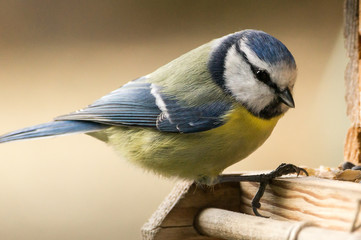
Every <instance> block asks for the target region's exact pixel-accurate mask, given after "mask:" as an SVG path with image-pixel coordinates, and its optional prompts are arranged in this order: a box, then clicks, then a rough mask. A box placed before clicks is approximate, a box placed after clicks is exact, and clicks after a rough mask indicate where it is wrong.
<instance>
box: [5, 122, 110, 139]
mask: <svg viewBox="0 0 361 240" xmlns="http://www.w3.org/2000/svg"><path fill="white" fill-rule="evenodd" d="M108 127H109V126H107V125H104V124H101V123H95V122H88V121H54V122H49V123H43V124H39V125H35V126H32V127H27V128H23V129H19V130H17V131H14V132H10V133H7V134H4V135H2V136H0V143H4V142H10V141H18V140H25V139H31V138H42V137H50V136H57V135H64V134H71V133H88V132H96V131H99V130H102V129H105V128H108Z"/></svg>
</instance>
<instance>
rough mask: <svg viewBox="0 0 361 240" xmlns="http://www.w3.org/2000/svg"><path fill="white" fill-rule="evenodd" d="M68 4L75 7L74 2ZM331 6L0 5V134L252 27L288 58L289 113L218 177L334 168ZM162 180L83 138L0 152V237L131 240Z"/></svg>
mask: <svg viewBox="0 0 361 240" xmlns="http://www.w3.org/2000/svg"><path fill="white" fill-rule="evenodd" d="M74 2H76V3H74ZM342 7H343V1H341V0H327V1H313V0H307V1H286V0H285V1H261V0H257V1H254V0H252V1H251V0H243V1H240V0H235V1H216V0H199V1H194V0H172V1H170V0H169V1H166V0H162V1H147V0H143V1H132V0H128V1H124V0H123V1H109V0H106V1H95V0H94V1H89V0H88V1H86V0H83V1H67V0H66V1H40V0H28V1H17V0H15V1H13V0H8V1H6V0H0V83H1V89H0V109H1V120H0V121H1V124H0V133H4V132H8V131H10V130H15V129H17V128H21V127H25V126H28V125H32V124H37V123H42V122H46V121H49V120H51V119H52V118H53V117H55V116H58V115H61V114H64V113H68V112H71V111H73V110H76V109H79V108H81V107H84V106H86V105H88V104H89V103H91V102H93V101H94V100H96V99H97V98H99V97H101V96H102V95H104V94H106V93H108V92H110V91H112V90H113V89H115V88H117V87H119V86H121V85H122V84H124V83H125V82H127V81H129V80H132V79H134V78H137V77H139V76H142V75H145V74H147V73H149V72H151V71H153V70H155V69H156V68H157V67H159V66H161V65H163V64H165V63H167V62H168V61H170V60H172V59H174V58H176V57H177V56H179V55H180V54H182V53H185V52H187V51H188V50H190V49H193V48H195V47H197V46H198V45H200V44H202V43H205V42H207V41H209V40H211V39H213V38H216V37H220V36H222V35H225V34H228V33H231V32H234V31H238V30H241V29H245V28H255V29H262V30H264V31H267V32H269V33H270V34H272V35H274V36H276V37H277V38H279V39H280V40H282V41H283V42H284V43H285V44H286V45H287V46H288V48H289V49H290V50H291V52H292V53H293V54H294V56H295V58H296V61H297V64H298V68H299V76H298V82H297V84H296V87H295V94H294V97H295V101H296V109H292V110H291V111H289V113H288V114H287V115H286V116H285V117H284V118H283V119H282V120H281V121H280V122H279V124H278V126H277V127H276V129H275V131H274V133H273V135H272V136H271V138H270V139H269V140H268V142H267V143H266V144H264V146H262V147H261V148H260V149H259V150H258V151H257V152H256V153H254V154H253V155H252V156H250V157H249V158H248V159H246V160H244V161H242V162H240V163H238V164H236V165H234V166H232V167H231V168H229V169H227V171H244V170H255V169H273V168H275V167H277V166H278V165H279V164H280V163H281V162H291V163H294V164H301V165H307V166H311V167H317V166H319V165H326V166H336V165H337V164H338V163H339V162H341V161H342V158H343V157H342V150H343V141H344V136H345V133H346V129H347V127H348V125H349V122H348V120H347V118H346V117H345V104H344V97H343V94H344V84H343V73H344V69H345V65H346V61H347V60H346V57H345V50H344V48H343V36H342V23H343V18H342V13H343V12H342ZM173 185H174V180H169V179H163V178H161V177H158V176H154V175H152V174H150V173H144V172H143V170H141V169H138V168H136V167H133V166H131V165H130V164H127V163H126V161H124V160H123V159H119V157H118V156H116V154H115V153H114V152H113V151H112V149H110V148H108V147H107V146H105V144H103V143H101V142H99V141H97V140H95V139H92V138H90V137H88V136H85V135H73V136H65V137H60V138H52V139H44V140H38V141H24V142H16V143H9V144H2V145H0V239H5V240H6V239H14V240H20V239H139V229H140V227H141V225H142V224H143V223H144V222H145V221H146V220H147V218H148V217H149V216H150V215H151V213H152V212H153V211H154V210H155V209H156V207H157V206H158V205H159V203H160V202H161V201H162V199H163V198H164V197H165V196H166V195H167V193H168V192H169V191H170V189H171V188H172V186H173Z"/></svg>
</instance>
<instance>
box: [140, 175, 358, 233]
mask: <svg viewBox="0 0 361 240" xmlns="http://www.w3.org/2000/svg"><path fill="white" fill-rule="evenodd" d="M257 190H258V183H247V182H241V183H227V184H219V185H216V186H214V188H201V187H197V186H196V185H195V184H192V183H190V182H182V183H179V184H177V186H176V187H175V188H174V189H173V191H172V193H171V194H170V195H169V196H168V198H167V199H165V200H164V202H163V203H162V204H161V206H160V207H159V209H158V210H157V211H156V212H155V213H154V214H153V216H152V217H151V218H150V219H149V221H148V222H147V223H146V224H145V225H144V226H143V228H142V235H143V239H146V240H165V239H167V240H168V239H169V240H170V239H172V240H175V239H192V240H206V239H208V240H214V239H219V237H220V236H219V235H213V237H205V236H203V235H201V234H200V233H199V232H198V231H197V230H196V227H195V225H194V222H195V221H196V219H197V216H198V215H199V214H200V213H201V211H202V210H203V209H205V208H218V209H223V210H229V211H232V212H235V213H239V212H241V213H246V214H248V215H252V216H253V212H252V209H251V204H250V202H251V199H252V197H253V196H254V195H255V193H256V191H257ZM359 199H361V187H360V184H359V183H352V182H342V181H335V180H328V179H320V178H315V177H302V176H301V177H292V176H291V177H289V176H288V177H282V178H279V179H277V180H274V181H273V182H272V184H270V185H269V186H268V187H267V189H266V192H265V194H264V196H263V197H262V199H261V204H262V206H261V209H260V213H261V214H262V215H264V216H269V217H270V218H271V219H272V220H271V219H263V218H262V219H263V220H264V221H266V222H267V221H268V220H270V221H274V220H280V221H285V223H284V224H286V225H287V224H289V223H288V222H289V221H293V222H295V221H297V222H305V221H306V222H310V223H312V224H313V225H314V226H317V227H319V228H320V227H321V228H324V229H329V230H332V231H342V232H341V233H340V234H346V233H345V232H346V231H350V230H351V229H353V230H355V231H356V232H361V230H360V229H359V228H357V227H358V226H359V224H360V222H359V221H358V218H359V217H358V214H359V208H358V206H359ZM360 220H361V219H360ZM247 221H248V220H247ZM219 224H221V223H219ZM267 224H268V223H267ZM277 224H278V221H277ZM282 224H283V223H282ZM292 226H293V225H292ZM249 227H251V226H249ZM202 229H203V228H202ZM309 230H310V229H308V230H307V231H309ZM313 230H314V229H313ZM321 230H322V231H324V230H323V229H321ZM321 230H319V229H318V230H315V232H320V231H321ZM268 231H269V230H268ZM202 232H203V231H202ZM304 234H306V233H304ZM307 234H308V233H307ZM307 234H306V235H307ZM266 235H267V234H265V235H264V236H266ZM345 236H346V235H345ZM231 239H232V238H231ZM240 239H242V238H241V237H240ZM243 239H247V238H243ZM262 239H267V238H262ZM279 239H282V238H279ZM311 239H312V238H311ZM313 239H322V238H318V237H315V238H313Z"/></svg>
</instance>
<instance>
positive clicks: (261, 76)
mask: <svg viewBox="0 0 361 240" xmlns="http://www.w3.org/2000/svg"><path fill="white" fill-rule="evenodd" d="M255 75H256V77H257V79H258V80H260V81H261V82H264V83H268V82H270V81H271V79H270V76H269V74H268V72H266V71H264V70H257V71H256V72H255Z"/></svg>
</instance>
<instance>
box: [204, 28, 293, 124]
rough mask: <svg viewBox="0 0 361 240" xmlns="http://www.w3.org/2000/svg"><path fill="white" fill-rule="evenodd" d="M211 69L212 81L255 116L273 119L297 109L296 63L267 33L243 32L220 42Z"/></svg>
mask: <svg viewBox="0 0 361 240" xmlns="http://www.w3.org/2000/svg"><path fill="white" fill-rule="evenodd" d="M208 67H209V70H210V72H211V74H212V78H213V80H214V81H215V82H216V83H217V84H218V85H219V86H221V87H222V88H223V90H224V91H226V92H227V93H228V94H230V95H231V96H233V97H234V99H235V100H236V101H237V102H239V103H240V104H242V105H243V106H244V107H246V108H247V109H248V110H249V111H250V112H251V113H252V114H254V115H255V116H258V117H261V118H264V119H270V118H272V117H276V116H279V115H281V114H283V113H285V112H286V111H287V110H288V109H289V108H293V107H294V106H295V104H294V101H293V97H292V90H293V86H294V84H295V80H296V75H297V68H296V63H295V60H294V58H293V56H292V54H291V53H290V51H289V50H288V49H287V48H286V46H285V45H284V44H283V43H281V42H280V41H279V40H277V39H276V38H274V37H272V36H271V35H269V34H267V33H265V32H262V31H256V30H244V31H241V32H238V33H234V34H231V35H227V36H225V37H222V38H220V39H217V40H216V41H215V43H214V46H213V50H212V52H211V56H210V60H209V63H208Z"/></svg>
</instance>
